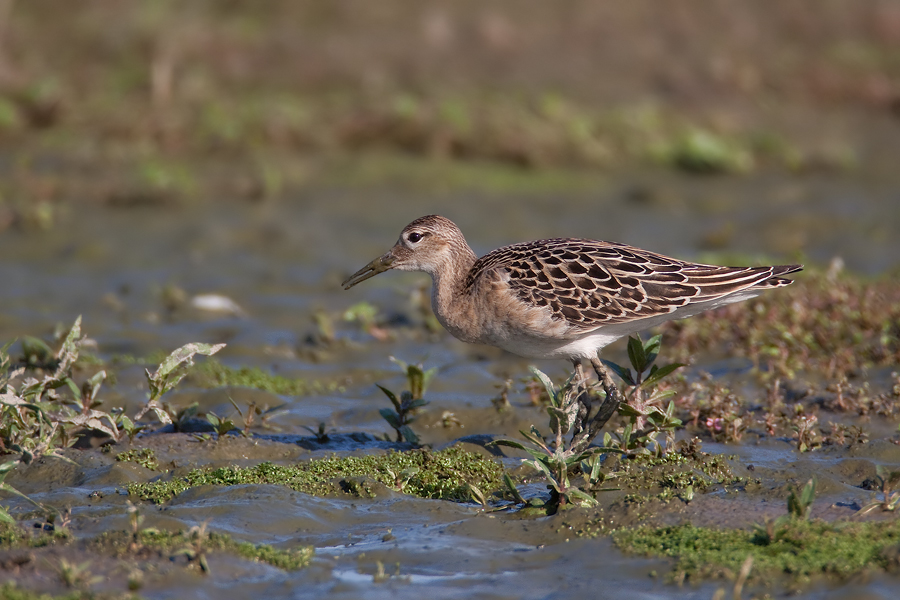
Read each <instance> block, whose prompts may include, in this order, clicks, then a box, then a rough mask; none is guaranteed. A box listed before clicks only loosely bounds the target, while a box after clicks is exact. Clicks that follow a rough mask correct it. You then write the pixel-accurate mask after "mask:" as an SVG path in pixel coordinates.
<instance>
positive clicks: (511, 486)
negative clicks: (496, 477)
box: [503, 471, 525, 504]
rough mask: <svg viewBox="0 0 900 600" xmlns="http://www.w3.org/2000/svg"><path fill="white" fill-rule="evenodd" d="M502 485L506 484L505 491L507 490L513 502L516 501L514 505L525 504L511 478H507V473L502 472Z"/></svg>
mask: <svg viewBox="0 0 900 600" xmlns="http://www.w3.org/2000/svg"><path fill="white" fill-rule="evenodd" d="M503 483H505V484H506V489H508V490H509V493H510V494H512V497H513V500H515V501H516V504H525V498H523V497H522V494H520V493H519V488H517V487H516V483H515V482H514V481H513V479H512V477H510V476H509V473H507V472H505V471H504V472H503Z"/></svg>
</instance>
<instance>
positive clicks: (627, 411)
mask: <svg viewBox="0 0 900 600" xmlns="http://www.w3.org/2000/svg"><path fill="white" fill-rule="evenodd" d="M617 410H618V411H619V414H620V415H622V416H623V417H644V416H647V415H646V414H645V413H643V412H641V411H639V410H638V409H636V408H634V407H633V406H631V405H628V404H625V403H624V402H623V403H621V404H619V408H618V409H617Z"/></svg>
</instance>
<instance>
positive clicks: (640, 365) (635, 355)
mask: <svg viewBox="0 0 900 600" xmlns="http://www.w3.org/2000/svg"><path fill="white" fill-rule="evenodd" d="M628 360H630V361H631V366H632V367H634V370H635V371H637V373H638V375H640V374H641V373H643V372H644V370H646V368H647V355H646V354H645V353H644V344H642V343H641V339H640V338H637V337H632V336H629V337H628Z"/></svg>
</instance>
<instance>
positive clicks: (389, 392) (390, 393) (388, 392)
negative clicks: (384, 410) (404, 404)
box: [375, 383, 401, 412]
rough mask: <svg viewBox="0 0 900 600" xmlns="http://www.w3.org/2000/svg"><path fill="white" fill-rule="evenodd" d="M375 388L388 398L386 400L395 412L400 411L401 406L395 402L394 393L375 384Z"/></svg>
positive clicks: (398, 402) (397, 401)
mask: <svg viewBox="0 0 900 600" xmlns="http://www.w3.org/2000/svg"><path fill="white" fill-rule="evenodd" d="M375 387H377V388H378V389H379V390H381V391H382V392H384V395H385V396H387V397H388V399H389V400H390V401H391V403H392V404H393V405H394V408H396V409H397V412H399V411H400V409H401V405H400V401H399V400H397V396H396V395H395V394H394V392H392V391H391V390H389V389H387V388H386V387H382V386H380V385H378V384H377V383H376V384H375Z"/></svg>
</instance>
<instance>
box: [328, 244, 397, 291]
mask: <svg viewBox="0 0 900 600" xmlns="http://www.w3.org/2000/svg"><path fill="white" fill-rule="evenodd" d="M394 258H395V257H394V254H393V252H392V251H390V250H389V251H387V252H385V253H384V254H382V255H381V256H379V257H378V258H376V259H375V260H373V261H372V262H370V263H369V264H367V265H366V266H364V267H363V268H362V269H360V270H359V271H357V272H356V273H354V274H353V275H351V276H350V277H349V278H348V279H347V281H345V282H344V283H342V284H341V285H342V286H344V289H345V290H349V289H350V288H352V287H353V286H354V285H356V284H357V283H361V282H363V281H365V280H366V279H369V278H370V277H375V276H376V275H378V274H379V273H384V272H385V271H387V270H389V269H391V268H392V265H393V264H394Z"/></svg>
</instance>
